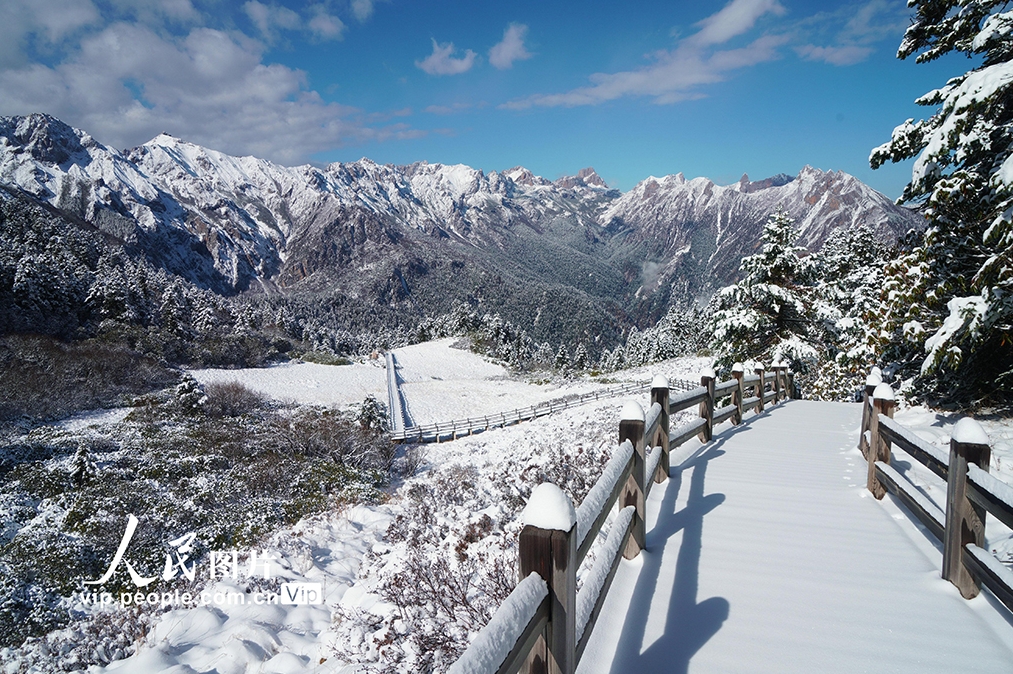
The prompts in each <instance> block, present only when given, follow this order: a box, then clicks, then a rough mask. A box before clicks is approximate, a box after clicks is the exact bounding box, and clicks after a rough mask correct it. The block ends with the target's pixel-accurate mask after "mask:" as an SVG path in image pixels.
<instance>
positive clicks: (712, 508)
mask: <svg viewBox="0 0 1013 674" xmlns="http://www.w3.org/2000/svg"><path fill="white" fill-rule="evenodd" d="M860 416H861V406H859V405H847V404H834V403H815V402H807V401H800V400H798V401H789V402H788V403H787V404H785V405H783V406H779V407H777V408H775V409H773V410H768V412H767V413H766V414H762V415H759V416H756V417H753V418H752V419H751V420H749V421H747V423H746V424H744V425H742V426H740V427H738V428H733V427H731V426H729V425H727V424H726V425H723V426H722V427H720V429H718V430H720V431H721V432H719V433H718V434H716V436H715V440H714V442H713V443H712V444H711V445H709V446H707V447H706V448H703V451H702V452H701V451H700V450H701V447H700V445H699V444H698V443H697V442H696V441H695V440H694V441H691V442H690V443H687V445H684V446H683V447H682V448H681V449H680V450H678V454H679V455H681V456H682V457H692V458H690V459H689V460H688V461H687V462H686V463H685V464H684V465H683V470H682V471H681V473H680V471H679V470H678V469H677V468H676V466H677V465H678V464H679V460H680V459H679V457H678V456H676V455H673V457H672V465H673V470H672V475H673V477H672V479H670V480H668V481H666V482H665V483H662V484H659V485H657V486H656V487H655V488H654V490H652V492H651V494H650V498H649V499H648V502H647V527H648V529H647V532H648V533H647V547H648V550H647V551H645V552H644V553H642V554H641V555H640V556H639V557H638V558H637V559H635V560H632V561H625V560H624V561H623V562H621V564H620V567H619V570H618V572H617V574H616V577H615V581H614V583H613V585H612V588H611V590H610V591H609V594H608V598H607V599H606V601H605V605H604V607H603V610H602V613H601V618H600V619H599V621H598V624H597V625H596V626H595V631H594V633H593V635H592V636H591V640H590V642H589V644H588V647H587V650H586V651H585V652H584V655H583V657H582V659H581V662H580V667H579V668H578V671H579V672H581V673H582V674H591V673H592V672H612V673H613V674H619V673H622V672H662V671H664V672H670V673H673V674H677V673H680V672H751V673H756V672H777V673H779V674H780V673H785V672H807V673H808V672H848V673H851V672H912V673H915V672H917V673H918V674H925V673H926V672H940V673H942V672H946V673H952V672H966V671H974V672H1007V673H1008V672H1010V671H1013V625H1011V624H1010V623H1009V622H1007V620H1008V619H1007V618H1005V617H1004V616H1005V615H1008V614H1006V613H1005V611H1004V609H1001V610H997V609H996V608H995V606H994V605H993V604H992V603H990V602H991V601H994V600H992V599H991V598H990V597H986V594H987V592H983V593H982V595H980V596H979V597H977V598H976V599H974V600H972V601H965V600H963V599H961V598H960V595H959V594H958V592H957V590H956V588H954V587H953V586H952V585H950V584H949V583H948V582H946V581H944V580H942V579H941V578H940V576H939V568H940V559H941V554H940V552H939V549H938V547H937V546H936V544H935V542H934V539H931V538H930V536H931V534H927V533H923V532H922V531H920V529H919V528H918V526H916V525H915V524H914V523H913V522H912V519H911V518H910V517H909V516H908V515H907V514H906V513H904V512H902V511H901V510H900V508H899V507H898V506H897V505H896V503H894V502H893V501H891V498H892V497H891V496H887V497H886V499H885V500H884V501H882V502H877V501H876V500H875V499H873V498H872V497H871V495H869V494H868V492H867V491H866V489H865V472H866V468H865V466H866V464H865V461H864V459H863V458H862V455H861V454H860V453H859V451H858V450H857V449H855V445H856V444H857V439H858V427H859V423H860ZM694 452H698V454H694Z"/></svg>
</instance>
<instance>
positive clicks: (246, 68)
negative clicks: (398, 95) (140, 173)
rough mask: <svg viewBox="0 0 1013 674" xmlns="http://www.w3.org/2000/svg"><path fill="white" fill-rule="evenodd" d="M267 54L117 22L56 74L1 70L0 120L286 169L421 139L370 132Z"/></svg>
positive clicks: (387, 130)
mask: <svg viewBox="0 0 1013 674" xmlns="http://www.w3.org/2000/svg"><path fill="white" fill-rule="evenodd" d="M262 49H263V46H262V45H261V44H260V43H258V42H256V41H254V40H250V39H249V38H246V37H245V36H242V35H241V34H236V33H225V32H223V31H219V30H212V29H209V28H195V29H193V30H191V31H190V32H189V33H188V34H186V35H185V36H182V37H179V38H172V37H167V36H165V35H164V34H160V33H158V32H156V31H154V30H152V29H150V28H148V27H146V26H142V25H139V24H128V23H116V24H113V25H111V26H108V27H107V28H105V29H103V30H101V31H100V32H98V33H96V34H94V35H91V36H89V37H87V38H86V39H85V40H83V41H82V42H81V45H80V50H79V51H78V52H76V53H75V55H74V56H73V57H72V58H69V59H67V60H65V61H64V62H62V63H60V64H58V65H55V66H53V67H49V66H46V65H42V64H33V65H29V66H27V67H22V68H17V69H8V70H4V71H0V91H3V92H4V94H3V96H2V97H0V114H26V113H29V112H34V111H44V112H49V113H51V114H53V115H55V116H57V117H59V118H61V119H63V120H64V121H66V122H68V123H70V124H73V125H75V126H78V127H80V128H82V129H84V130H86V131H88V132H89V133H91V134H92V135H94V136H95V137H96V138H97V139H98V140H100V141H101V142H104V143H107V144H110V145H112V146H114V147H120V148H125V147H132V146H134V145H138V144H140V143H142V142H144V141H146V140H149V139H150V138H152V137H154V136H155V135H157V134H158V133H159V132H162V131H167V132H169V133H171V134H173V135H176V136H179V137H182V138H185V139H187V140H190V141H193V142H196V143H200V144H202V145H206V146H209V147H212V148H216V149H219V150H223V151H225V152H229V153H233V154H253V155H257V156H261V157H265V158H269V159H272V160H274V161H278V162H282V163H287V164H291V163H298V162H303V161H306V159H307V158H308V157H309V156H310V155H312V154H314V153H316V152H320V151H323V150H326V149H329V148H333V147H337V146H340V145H342V144H345V143H348V142H358V141H363V140H367V139H376V140H382V139H386V138H406V137H413V136H417V135H419V134H420V133H421V132H419V131H417V130H413V129H411V128H410V127H408V126H407V125H405V124H395V125H390V126H385V127H380V128H376V127H372V126H368V125H367V123H366V120H364V119H363V115H362V113H361V112H360V111H358V110H355V109H353V108H349V107H346V106H342V105H339V104H336V103H328V102H326V101H324V100H322V99H321V97H320V96H319V94H317V93H316V92H315V91H311V90H309V89H308V88H307V86H306V77H305V74H304V73H303V72H302V71H299V70H294V69H292V68H288V67H285V66H282V65H277V64H272V65H265V64H264V63H263V62H262V59H261V57H262Z"/></svg>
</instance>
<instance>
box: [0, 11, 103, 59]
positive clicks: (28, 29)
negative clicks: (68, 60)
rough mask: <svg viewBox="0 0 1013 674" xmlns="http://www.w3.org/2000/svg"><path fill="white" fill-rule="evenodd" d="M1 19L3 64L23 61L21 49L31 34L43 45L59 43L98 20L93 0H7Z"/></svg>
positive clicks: (0, 33)
mask: <svg viewBox="0 0 1013 674" xmlns="http://www.w3.org/2000/svg"><path fill="white" fill-rule="evenodd" d="M3 5H4V7H3V20H2V21H0V68H2V67H4V66H8V67H9V66H15V65H24V64H25V63H26V58H25V55H24V53H23V52H22V49H23V47H24V42H25V39H26V37H27V36H28V35H30V34H31V35H36V36H37V37H38V38H39V39H40V40H41V41H42V43H43V44H44V45H47V46H49V47H59V46H60V43H61V42H62V41H63V40H64V39H66V38H67V37H68V36H69V35H71V34H72V33H74V32H75V31H77V30H80V29H82V28H85V27H87V26H91V25H94V24H96V23H98V21H99V19H100V15H99V11H98V9H97V8H96V7H95V5H93V4H92V3H91V0H4V3H3Z"/></svg>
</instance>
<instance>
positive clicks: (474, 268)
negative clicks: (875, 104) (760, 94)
mask: <svg viewBox="0 0 1013 674" xmlns="http://www.w3.org/2000/svg"><path fill="white" fill-rule="evenodd" d="M0 183H3V184H5V185H6V186H7V187H8V188H10V189H14V190H18V191H21V192H23V193H25V194H28V195H30V196H32V197H33V198H35V199H37V200H39V201H41V202H44V203H46V204H48V205H50V206H52V207H54V208H57V209H58V210H60V211H61V212H63V213H65V214H67V215H69V216H72V217H76V218H79V219H81V220H83V221H86V222H88V223H90V224H92V225H94V226H95V227H97V228H99V229H100V230H102V231H103V232H106V233H107V234H109V235H111V236H115V237H117V238H118V239H119V240H121V241H122V242H123V243H124V245H125V246H128V247H130V248H131V249H133V250H137V251H140V252H141V253H142V254H144V255H145V256H147V257H148V258H149V259H150V260H151V261H152V262H154V263H155V264H157V265H159V266H162V267H163V268H165V269H166V270H168V271H171V272H172V273H175V274H178V275H181V276H183V277H185V278H187V279H188V280H190V281H192V282H194V283H197V284H198V285H201V286H204V287H208V288H211V289H213V290H215V291H216V292H219V293H223V294H233V293H237V292H246V291H253V290H256V291H258V292H267V293H279V292H280V293H289V292H311V293H320V292H339V293H345V294H348V295H349V296H351V297H359V298H362V301H364V302H373V303H376V304H382V305H385V306H389V307H393V308H394V309H395V310H397V311H401V309H398V307H400V306H402V305H403V308H404V310H406V311H408V310H411V311H414V310H415V309H417V308H418V307H420V306H422V304H421V303H420V302H419V301H418V300H419V297H413V295H417V296H427V299H428V300H431V301H433V302H436V303H437V304H438V305H441V306H442V305H445V304H447V303H449V302H450V300H451V299H459V300H462V301H467V302H470V303H472V304H479V305H481V304H482V303H483V302H485V303H486V306H487V308H489V309H494V310H500V309H503V310H504V311H506V313H508V314H510V313H512V314H513V316H512V318H513V319H515V320H516V321H517V322H519V323H521V324H523V320H524V318H525V317H526V316H527V318H528V319H529V322H530V316H532V315H542V314H543V313H544V312H539V311H538V309H539V307H538V306H535V305H537V302H535V303H534V304H532V302H530V301H528V299H525V298H524V297H523V296H524V295H526V294H536V295H538V294H541V295H546V294H557V293H562V294H564V295H567V294H569V295H570V297H565V298H563V299H562V300H560V302H561V307H560V309H561V310H567V309H566V308H567V307H569V309H570V310H572V311H573V312H575V314H577V315H581V316H585V318H586V317H587V316H591V315H594V316H597V318H596V319H594V320H591V323H592V324H593V325H594V326H597V327H601V326H602V325H604V324H608V325H610V326H612V328H611V329H609V330H608V332H610V333H611V332H615V331H617V330H621V328H620V327H619V326H621V325H622V324H628V323H630V322H633V323H639V324H644V323H648V322H650V321H652V320H655V319H656V318H657V316H658V315H659V314H660V313H662V312H663V310H664V307H666V306H667V305H668V304H669V302H670V301H671V299H672V298H673V297H674V296H676V295H683V296H685V295H688V296H692V297H705V296H706V295H708V294H709V293H710V292H713V290H714V289H715V288H716V287H720V285H723V284H726V283H729V282H731V281H733V280H734V279H735V278H736V274H737V270H738V261H739V260H740V259H741V258H742V256H743V255H746V254H749V253H751V252H752V251H753V250H755V247H756V246H757V244H758V242H759V233H760V230H761V229H762V223H763V222H764V221H765V220H766V218H767V216H768V215H769V214H770V213H771V212H773V211H774V210H775V209H776V208H777V207H778V206H783V207H785V208H786V209H787V210H788V212H789V214H791V215H792V216H793V217H794V218H795V219H796V224H797V226H798V228H799V231H800V243H801V244H802V245H805V246H807V247H809V248H810V250H816V249H817V248H818V247H819V246H820V245H822V242H823V241H824V240H825V239H826V237H827V236H829V233H830V232H831V231H833V230H834V229H836V228H838V227H850V226H855V225H857V224H861V223H865V224H870V225H871V226H873V227H874V229H875V230H876V233H877V235H878V236H880V237H881V238H884V239H887V240H889V239H892V238H896V236H898V235H899V234H901V233H903V232H904V231H906V230H907V229H908V228H910V227H912V226H918V225H919V218H918V216H917V215H916V214H914V213H911V212H910V211H907V210H906V209H903V208H900V207H898V206H896V205H895V204H893V203H892V202H891V201H890V200H889V199H887V198H886V197H884V196H883V195H881V194H879V193H877V192H875V191H874V190H872V189H871V188H869V187H868V186H866V185H864V184H863V183H861V182H860V181H858V180H857V179H856V178H854V177H853V176H849V175H848V174H845V173H842V172H839V171H838V172H834V171H829V172H825V171H821V170H819V169H815V168H812V167H811V166H806V167H804V168H803V169H802V170H801V171H799V173H798V175H797V176H794V177H792V176H787V175H786V174H778V175H776V176H771V177H769V178H766V179H764V180H760V181H756V182H752V181H750V180H749V179H748V176H745V175H744V176H743V177H742V179H740V181H739V182H738V183H733V184H731V185H725V186H719V185H716V184H715V183H714V182H712V181H710V180H709V179H707V178H694V179H692V180H686V178H685V176H684V175H683V174H681V173H678V174H675V175H668V176H664V177H661V178H658V177H653V176H650V177H648V178H645V179H644V180H642V181H640V182H639V183H637V185H635V186H634V187H633V188H632V189H630V190H628V191H626V192H620V191H619V190H616V189H612V188H609V187H608V185H607V183H606V182H605V181H604V180H602V179H601V177H600V176H599V175H598V174H597V173H596V172H595V171H594V169H593V168H590V167H588V168H584V169H581V170H580V171H579V172H578V173H577V174H576V175H574V176H564V177H562V178H559V179H557V180H554V181H550V180H547V179H545V178H543V177H541V176H536V175H535V174H534V173H532V172H531V171H530V170H528V169H526V168H524V167H522V166H517V167H513V168H510V169H506V170H503V171H490V172H488V173H486V172H484V171H482V170H480V169H475V168H472V167H469V166H466V165H463V164H457V165H445V164H439V163H432V164H431V163H429V162H424V161H423V162H416V163H413V164H408V165H405V166H396V165H392V164H378V163H376V162H374V161H372V160H370V159H367V158H363V159H360V160H358V161H355V162H345V163H332V164H328V165H326V166H323V167H318V166H313V165H309V164H306V165H301V166H294V167H286V166H281V165H278V164H274V163H272V162H269V161H266V160H263V159H259V158H256V157H253V156H244V157H235V156H232V155H227V154H225V153H222V152H218V151H216V150H213V149H209V148H205V147H202V146H199V145H196V144H193V143H189V142H188V141H185V140H183V139H179V138H176V137H173V136H171V135H168V134H160V135H158V136H156V137H155V138H153V139H152V140H150V141H148V142H147V143H144V144H143V145H140V146H138V147H136V148H131V149H128V150H124V151H122V152H121V151H118V150H115V149H113V148H109V147H107V146H105V145H102V144H101V143H99V142H98V141H96V140H95V139H94V138H92V137H91V136H90V135H88V134H87V133H86V132H84V131H81V130H78V129H74V128H73V127H70V126H69V125H67V124H65V123H63V122H61V121H60V120H58V119H56V118H54V117H51V116H49V115H44V114H34V115H28V116H23V117H0ZM497 278H498V279H499V281H496V280H495V279H497ZM490 279H491V280H490ZM504 279H505V280H504ZM497 283H500V284H501V285H502V286H503V287H509V288H511V290H509V291H505V290H503V289H502V288H499V289H497V288H496V284H497ZM508 306H509V307H510V310H509V311H507V310H506V308H507V307H508ZM413 307H414V308H413Z"/></svg>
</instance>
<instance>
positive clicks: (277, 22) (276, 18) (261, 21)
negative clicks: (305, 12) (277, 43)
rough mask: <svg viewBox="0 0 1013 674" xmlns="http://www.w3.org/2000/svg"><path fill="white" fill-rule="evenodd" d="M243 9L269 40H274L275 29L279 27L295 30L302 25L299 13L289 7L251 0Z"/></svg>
mask: <svg viewBox="0 0 1013 674" xmlns="http://www.w3.org/2000/svg"><path fill="white" fill-rule="evenodd" d="M243 11H244V12H246V16H248V17H249V18H250V21H252V22H253V25H254V26H256V27H257V30H259V31H260V34H261V35H263V36H264V38H265V39H267V40H273V39H274V38H275V35H276V32H275V31H276V30H277V29H279V28H283V29H286V30H294V29H296V28H299V27H300V26H301V25H302V19H300V18H299V15H298V14H296V13H295V12H293V11H292V10H291V9H289V8H288V7H279V6H277V5H265V4H264V3H262V2H258V1H257V0H250V1H249V2H247V3H245V4H243Z"/></svg>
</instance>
